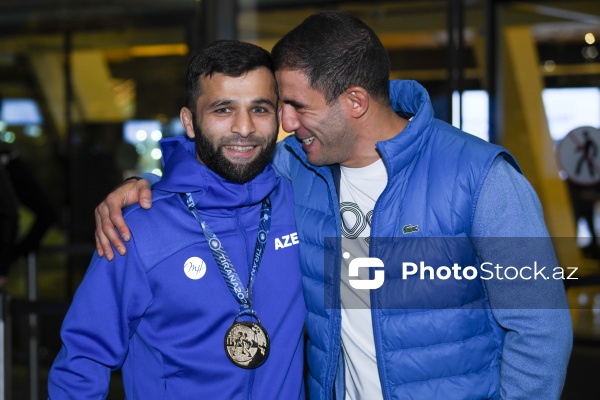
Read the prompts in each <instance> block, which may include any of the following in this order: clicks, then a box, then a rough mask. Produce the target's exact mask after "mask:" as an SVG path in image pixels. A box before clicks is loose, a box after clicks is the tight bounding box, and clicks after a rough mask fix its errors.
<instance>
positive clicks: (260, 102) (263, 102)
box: [252, 99, 276, 108]
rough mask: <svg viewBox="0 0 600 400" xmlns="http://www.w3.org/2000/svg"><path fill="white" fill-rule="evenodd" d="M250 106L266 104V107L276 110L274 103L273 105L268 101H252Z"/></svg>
mask: <svg viewBox="0 0 600 400" xmlns="http://www.w3.org/2000/svg"><path fill="white" fill-rule="evenodd" d="M252 104H255V105H261V104H267V105H269V106H271V107H273V108H276V107H275V103H273V102H272V101H271V100H269V99H256V100H252Z"/></svg>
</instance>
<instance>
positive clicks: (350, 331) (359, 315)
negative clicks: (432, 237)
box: [340, 159, 387, 400]
mask: <svg viewBox="0 0 600 400" xmlns="http://www.w3.org/2000/svg"><path fill="white" fill-rule="evenodd" d="M340 170H341V181H340V211H341V214H342V236H343V238H342V253H343V254H344V256H343V257H342V274H341V275H342V279H341V285H340V296H341V308H342V309H341V313H342V351H343V355H344V365H345V371H344V372H345V385H346V399H347V400H359V399H369V400H372V399H373V400H377V399H383V394H382V391H381V382H380V381H379V371H378V368H377V357H376V354H375V340H374V338H373V323H372V320H371V300H370V292H371V291H370V290H367V289H355V288H353V287H352V286H350V285H349V283H348V279H349V278H348V266H349V264H350V261H351V260H352V259H354V258H357V257H369V236H370V233H371V217H372V215H373V209H374V208H375V202H376V201H377V199H378V198H379V196H380V195H381V193H382V192H383V190H384V189H385V186H386V184H387V171H386V169H385V165H384V164H383V160H382V159H379V160H378V161H376V162H374V163H373V164H371V165H368V166H366V167H363V168H346V167H343V166H340ZM368 274H369V271H368V268H361V269H359V279H369V276H368ZM354 279H356V278H354Z"/></svg>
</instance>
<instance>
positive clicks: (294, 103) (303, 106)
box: [281, 99, 306, 108]
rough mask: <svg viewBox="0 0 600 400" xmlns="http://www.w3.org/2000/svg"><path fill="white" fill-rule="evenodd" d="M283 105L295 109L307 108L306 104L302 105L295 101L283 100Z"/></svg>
mask: <svg viewBox="0 0 600 400" xmlns="http://www.w3.org/2000/svg"><path fill="white" fill-rule="evenodd" d="M281 102H282V103H284V104H289V105H290V106H292V107H294V108H306V104H302V103H298V102H297V101H295V100H284V99H282V100H281Z"/></svg>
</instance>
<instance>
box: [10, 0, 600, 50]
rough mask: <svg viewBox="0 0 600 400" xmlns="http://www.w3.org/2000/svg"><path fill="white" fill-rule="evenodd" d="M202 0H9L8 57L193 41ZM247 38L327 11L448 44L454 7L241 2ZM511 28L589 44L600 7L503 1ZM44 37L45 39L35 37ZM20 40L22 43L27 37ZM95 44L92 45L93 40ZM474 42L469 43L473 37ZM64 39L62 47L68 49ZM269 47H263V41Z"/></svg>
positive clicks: (397, 37) (471, 12)
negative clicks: (66, 35) (27, 51)
mask: <svg viewBox="0 0 600 400" xmlns="http://www.w3.org/2000/svg"><path fill="white" fill-rule="evenodd" d="M201 2H202V0H2V1H0V52H2V50H5V51H6V50H12V49H15V48H16V49H19V48H21V49H22V48H23V47H22V46H23V41H24V37H25V36H27V41H28V43H31V41H32V40H33V42H34V43H36V44H45V45H48V46H51V45H52V42H53V40H52V35H53V34H55V35H56V37H60V36H61V35H62V33H63V32H64V31H65V30H70V31H72V32H76V33H77V36H76V38H75V39H76V40H75V42H74V46H75V47H76V48H87V47H94V48H109V49H110V48H114V47H118V46H119V45H121V46H123V45H125V46H135V45H143V44H165V43H181V42H182V40H183V42H185V39H186V37H185V35H186V34H187V29H188V27H189V26H190V21H191V18H192V16H193V15H195V14H196V13H197V12H198V9H199V8H200V3H201ZM238 3H239V6H240V15H239V17H238V21H237V22H238V28H239V35H238V36H239V37H240V38H241V39H242V40H250V41H259V42H260V41H264V43H265V47H266V48H270V45H272V44H273V43H274V42H275V41H276V40H277V39H279V38H280V37H281V36H282V35H283V34H285V33H286V32H288V31H289V30H290V29H291V28H293V27H294V26H295V25H297V24H298V23H300V22H301V21H302V20H303V19H304V18H306V17H307V16H308V15H310V14H311V13H313V12H315V11H318V10H320V9H324V8H336V9H339V10H342V11H347V12H350V13H352V14H354V15H356V16H357V17H359V18H361V19H363V20H364V21H365V22H367V23H368V24H369V25H370V26H372V27H374V29H375V30H376V31H377V33H378V34H379V35H380V36H381V37H382V40H383V41H384V43H385V44H386V45H387V46H388V47H423V46H425V47H428V46H429V47H431V46H433V47H438V46H440V45H445V39H446V37H445V30H446V24H447V16H446V14H447V13H446V4H447V2H446V1H440V0H438V1H435V0H421V1H418V2H417V1H412V0H396V1H371V2H366V1H332V0H329V1H316V0H238ZM483 3H484V0H465V2H464V4H465V9H466V13H465V23H466V25H467V26H468V27H470V28H471V29H475V30H481V29H483V24H484V12H483ZM498 3H499V4H503V5H504V7H503V9H505V10H507V12H505V13H503V14H504V16H503V21H502V23H505V24H529V25H534V28H535V31H534V32H535V34H536V37H537V38H538V40H557V39H560V40H581V34H582V32H583V31H586V30H587V31H593V32H596V33H598V34H600V1H598V0H584V1H498ZM35 35H37V37H35ZM19 36H21V38H20V39H19ZM86 38H87V39H86ZM467 40H469V37H468V36H467ZM61 42H62V40H58V42H56V44H57V45H58V46H62V45H61V44H60V43H61ZM261 44H262V43H261Z"/></svg>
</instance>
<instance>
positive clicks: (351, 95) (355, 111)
mask: <svg viewBox="0 0 600 400" xmlns="http://www.w3.org/2000/svg"><path fill="white" fill-rule="evenodd" d="M344 96H345V99H346V102H347V103H349V104H350V110H351V111H350V114H351V115H352V117H354V118H360V117H362V116H363V115H364V113H366V112H367V110H368V109H369V93H367V91H366V90H365V89H363V88H362V87H360V86H352V87H350V88H348V89H346V90H345V91H344Z"/></svg>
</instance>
